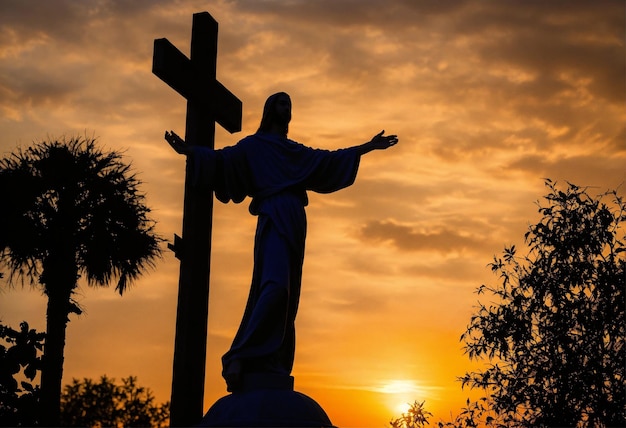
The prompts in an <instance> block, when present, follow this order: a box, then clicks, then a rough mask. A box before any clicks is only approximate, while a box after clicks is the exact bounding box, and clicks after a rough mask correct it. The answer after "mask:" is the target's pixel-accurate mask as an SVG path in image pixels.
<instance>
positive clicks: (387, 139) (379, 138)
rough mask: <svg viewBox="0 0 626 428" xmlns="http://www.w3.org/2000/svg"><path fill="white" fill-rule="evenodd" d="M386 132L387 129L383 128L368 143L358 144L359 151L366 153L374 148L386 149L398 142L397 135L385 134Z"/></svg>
mask: <svg viewBox="0 0 626 428" xmlns="http://www.w3.org/2000/svg"><path fill="white" fill-rule="evenodd" d="M384 133H385V131H384V130H382V131H380V132H379V133H378V134H376V135H374V136H373V137H372V139H371V140H370V141H368V142H367V143H364V144H361V145H360V146H357V147H358V149H359V152H360V153H361V154H362V155H364V154H366V153H369V152H371V151H372V150H385V149H388V148H389V147H391V146H395V145H396V144H398V136H397V135H383V134H384Z"/></svg>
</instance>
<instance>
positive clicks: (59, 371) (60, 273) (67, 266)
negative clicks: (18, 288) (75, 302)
mask: <svg viewBox="0 0 626 428" xmlns="http://www.w3.org/2000/svg"><path fill="white" fill-rule="evenodd" d="M59 256H60V254H56V257H52V258H53V260H49V263H46V264H45V265H44V267H43V274H42V276H41V282H42V283H43V285H44V289H45V292H46V294H47V295H48V307H47V312H46V341H45V344H44V353H43V358H42V370H41V401H40V412H41V416H40V420H39V421H40V424H41V426H47V427H51V426H59V425H60V416H61V382H62V379H63V360H64V356H63V355H64V350H65V330H66V328H67V323H68V321H69V319H68V315H69V313H70V312H71V304H70V298H71V296H72V292H73V290H74V288H75V286H76V279H77V275H76V266H75V264H74V265H73V264H72V263H68V262H65V263H63V262H62V261H61V260H60V259H61V258H62V257H59ZM46 265H47V266H46Z"/></svg>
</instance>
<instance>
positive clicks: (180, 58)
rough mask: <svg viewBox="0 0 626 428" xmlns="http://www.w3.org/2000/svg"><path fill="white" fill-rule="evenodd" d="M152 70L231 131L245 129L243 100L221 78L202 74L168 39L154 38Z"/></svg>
mask: <svg viewBox="0 0 626 428" xmlns="http://www.w3.org/2000/svg"><path fill="white" fill-rule="evenodd" d="M152 72H153V73H154V74H155V75H157V76H158V77H159V78H160V79H161V80H163V81H164V82H165V83H167V84H168V85H169V86H170V87H172V88H173V89H174V90H175V91H176V92H178V93H179V94H180V95H182V96H183V97H184V98H186V99H188V100H192V101H193V102H195V103H197V104H198V105H199V106H203V107H204V108H206V109H207V110H208V112H209V114H211V115H212V116H213V117H214V118H215V121H216V122H217V123H219V124H220V125H221V126H222V127H223V128H224V129H226V130H227V131H228V132H230V133H231V134H232V133H235V132H239V131H241V117H242V104H241V101H240V100H239V99H238V98H237V97H236V96H235V95H233V93H232V92H230V91H229V90H228V89H226V88H225V87H224V85H222V84H221V83H220V82H218V81H217V80H213V79H206V76H202V75H201V73H200V72H199V71H197V70H196V69H195V68H194V67H193V62H192V61H191V60H190V59H189V58H187V57H186V56H185V54H184V53H182V52H181V51H180V50H178V48H176V46H174V45H173V44H172V43H171V42H170V41H169V40H167V39H156V40H155V41H154V56H153V61H152Z"/></svg>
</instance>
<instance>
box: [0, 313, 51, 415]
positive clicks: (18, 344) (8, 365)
mask: <svg viewBox="0 0 626 428" xmlns="http://www.w3.org/2000/svg"><path fill="white" fill-rule="evenodd" d="M44 336H45V334H44V333H38V332H37V331H35V330H34V329H31V328H29V326H28V323H27V322H26V321H24V322H22V323H21V324H20V329H19V330H13V329H12V328H11V327H9V326H5V325H2V324H0V339H2V340H3V341H4V342H5V344H6V346H5V345H0V426H10V427H16V426H35V425H37V403H38V400H39V386H38V385H33V383H32V382H33V380H34V379H35V377H36V376H37V372H39V371H40V370H41V357H40V354H41V351H42V349H43V340H44ZM20 378H22V379H25V380H21V381H20V380H19V379H20Z"/></svg>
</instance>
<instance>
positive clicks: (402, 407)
mask: <svg viewBox="0 0 626 428" xmlns="http://www.w3.org/2000/svg"><path fill="white" fill-rule="evenodd" d="M410 408H411V403H400V404H398V405H397V406H396V408H395V409H394V410H395V411H396V413H397V415H398V416H399V415H402V414H405V413H407V412H408V411H409V409H410Z"/></svg>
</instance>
